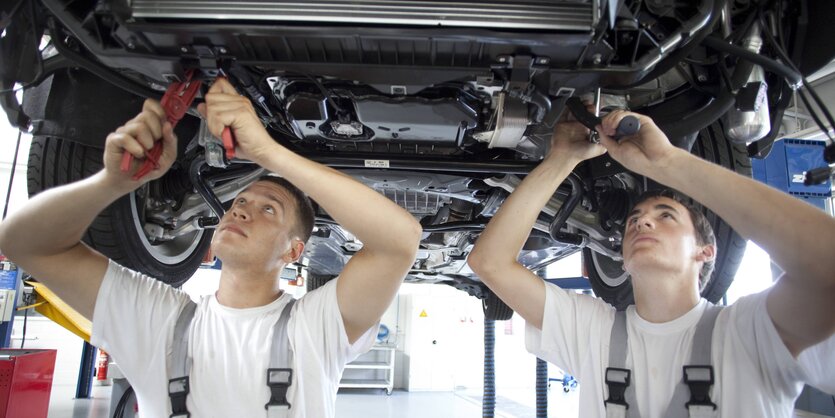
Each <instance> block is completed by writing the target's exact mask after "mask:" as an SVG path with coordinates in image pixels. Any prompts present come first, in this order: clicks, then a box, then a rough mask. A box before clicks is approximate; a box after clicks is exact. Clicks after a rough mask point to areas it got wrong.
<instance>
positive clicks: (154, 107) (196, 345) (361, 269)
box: [0, 79, 421, 418]
mask: <svg viewBox="0 0 835 418" xmlns="http://www.w3.org/2000/svg"><path fill="white" fill-rule="evenodd" d="M198 109H199V110H200V112H201V113H202V114H203V115H204V117H206V118H207V121H208V126H209V129H210V130H211V132H212V133H213V134H215V135H216V136H218V137H220V135H221V131H222V130H223V129H224V127H227V126H228V127H231V129H232V131H233V132H234V134H235V137H236V140H237V148H236V152H237V155H238V156H239V157H240V158H244V159H248V160H251V161H253V162H255V163H257V164H259V165H260V166H262V167H264V168H266V169H267V170H269V171H272V172H274V173H277V174H279V175H280V176H281V177H283V178H284V179H286V181H284V182H282V181H281V180H260V181H256V182H255V183H253V184H251V185H250V186H249V187H248V188H246V189H245V190H244V191H243V192H241V193H240V194H239V195H238V196H237V197H236V198H235V200H234V202H233V204H232V206H231V208H230V209H229V210H228V211H227V212H226V214H225V215H224V216H223V218H222V219H221V222H220V224H219V225H218V227H217V229H216V232H215V234H214V237H213V239H212V249H213V251H214V253H215V254H216V255H217V257H218V258H220V259H221V260H222V261H223V267H222V270H221V279H220V288H219V289H218V291H217V292H216V293H215V294H214V295H212V296H210V297H206V298H204V299H203V300H202V301H201V302H200V303H199V304H198V306H197V308H196V312H195V314H194V317H193V319H192V320H191V322H190V324H191V327H190V331H189V332H188V337H189V340H188V341H189V343H188V359H189V362H190V371H189V375H190V377H189V385H190V392H189V393H188V396H187V398H186V406H187V409H188V412H189V413H190V414H191V416H195V417H231V416H240V417H258V416H267V412H266V410H265V405H266V404H267V403H268V402H269V401H271V399H270V398H271V388H268V387H267V385H266V376H267V375H266V373H267V369H268V367H270V364H269V360H270V349H271V347H272V342H273V329H274V327H275V326H276V322H277V321H276V320H277V318H278V317H279V316H280V315H281V314H282V313H283V310H284V307H285V306H287V304H288V302H289V301H290V299H292V297H291V296H290V295H287V294H284V293H283V292H282V291H281V290H280V289H279V285H278V284H279V273H280V272H281V270H282V268H283V267H284V266H285V265H287V264H289V263H292V262H294V261H296V260H297V259H298V258H299V257H300V256H301V254H302V252H303V251H304V246H305V241H306V240H307V238H308V237H309V236H310V233H311V229H312V225H313V212H312V209H311V206H310V203H309V201H308V200H307V197H305V195H304V193H307V195H309V196H310V197H311V198H313V199H314V200H316V202H317V203H318V204H320V205H321V206H322V207H323V208H324V209H325V210H326V211H327V212H328V213H329V214H330V215H331V216H332V217H333V218H334V220H336V221H337V222H339V223H340V224H341V225H343V226H344V227H345V228H347V229H348V230H350V231H351V233H352V234H354V235H355V236H356V237H357V238H358V239H360V240H361V241H362V243H363V248H362V250H360V251H358V252H357V253H356V254H355V255H354V256H353V257H352V258H351V260H350V261H349V262H348V263H347V265H346V266H345V268H344V269H343V270H342V273H341V274H340V275H339V277H338V278H337V279H335V280H332V281H330V282H329V283H327V284H326V285H324V286H323V287H321V288H319V289H317V290H315V291H312V292H310V293H308V294H307V295H305V296H304V297H302V298H301V299H300V300H299V301H298V303H295V305H293V306H292V308H291V311H290V312H289V315H290V317H289V322H287V323H286V333H287V337H288V340H289V345H290V346H291V348H292V359H293V360H292V369H293V374H292V384H291V386H290V388H289V390H288V391H287V393H286V395H287V403H289V404H290V410H289V414H288V415H289V416H290V417H294V418H298V417H312V418H321V417H333V416H334V415H335V414H334V403H335V400H336V391H337V388H338V382H339V378H340V376H341V374H342V370H343V368H344V366H345V364H346V363H347V362H349V361H351V360H352V359H353V358H355V357H356V356H357V355H359V354H360V353H362V352H364V351H367V350H368V349H369V348H370V347H371V344H373V342H374V340H375V337H376V328H377V326H376V325H377V323H378V321H379V319H380V317H381V316H382V314H383V312H384V311H385V310H386V309H387V307H388V306H389V304H390V303H391V301H392V299H393V298H394V296H395V294H396V293H397V290H398V288H399V287H400V284H401V282H402V280H403V277H404V276H405V274H406V273H407V272H408V270H409V268H410V267H411V265H412V263H413V261H414V257H415V253H416V251H417V246H418V242H419V240H420V236H421V228H420V225H419V224H418V223H417V222H416V221H415V220H414V218H412V216H411V215H410V214H409V213H408V212H406V211H404V210H402V209H401V208H400V207H398V206H397V205H396V204H394V203H393V202H391V201H390V200H388V199H387V198H385V197H384V196H382V195H380V194H379V193H377V192H375V191H373V190H371V189H369V188H367V187H365V186H364V185H362V184H360V183H358V182H356V181H354V180H353V179H352V178H350V177H348V176H346V175H343V174H341V173H339V172H337V171H335V170H332V169H330V168H328V167H325V166H323V165H321V164H317V163H314V162H312V161H309V160H307V159H304V158H302V157H300V156H298V155H296V154H294V153H292V152H290V151H289V150H287V149H286V148H284V147H282V146H281V145H279V144H278V143H276V142H275V141H274V140H273V139H272V138H270V136H269V134H268V133H267V131H266V130H265V129H264V127H263V126H262V124H261V122H260V120H259V119H258V117H257V115H256V113H255V112H254V110H253V108H252V104H251V103H250V101H249V100H248V99H245V98H243V97H241V96H239V95H238V94H237V93H236V92H235V90H234V88H233V87H232V85H231V84H229V83H228V82H227V81H226V80H221V79H219V80H218V81H216V82H215V83H214V85H213V86H212V87H211V89H210V90H209V92H208V94H207V95H206V103H205V104H201V105H200V106H199V107H198ZM157 140H161V141H163V144H164V148H163V149H164V151H163V154H162V157H161V158H160V160H159V168H157V169H155V170H154V171H152V172H151V173H150V174H149V175H147V176H146V177H144V178H142V179H141V180H139V181H135V180H133V179H132V176H133V173H134V172H136V171H137V169H138V168H139V166H140V163H141V162H142V160H141V159H142V158H143V156H144V153H145V150H148V149H151V147H152V145H153V144H154V142H155V141H157ZM176 149H177V148H176V138H175V137H174V134H173V131H172V129H171V125H170V124H169V123H168V122H166V120H165V113H164V111H163V109H162V107H161V106H160V104H159V103H158V102H156V101H154V100H148V101H146V102H145V104H144V107H143V111H142V113H140V114H139V115H138V116H137V117H136V118H134V119H132V120H131V121H128V122H127V123H126V124H125V125H123V126H122V127H120V128H119V129H117V130H116V131H115V132H114V133H112V134H110V135H109V136H108V138H107V142H106V145H105V151H104V163H105V168H104V169H103V170H102V171H100V172H99V173H97V174H95V175H93V176H92V177H89V178H87V179H85V180H81V181H79V182H76V183H73V184H69V185H66V186H62V187H58V188H55V189H52V190H48V191H45V192H43V193H41V194H40V195H38V196H36V197H34V198H33V199H31V200H30V201H29V202H28V203H27V204H26V205H25V206H24V207H23V208H21V209H20V210H19V211H17V212H16V213H15V214H13V215H12V216H10V217H9V218H8V219H7V220H6V221H5V222H3V224H2V225H0V248H2V250H3V252H4V253H5V254H6V255H7V256H8V257H9V258H10V259H11V260H13V261H15V262H16V263H18V264H19V265H20V266H21V267H23V268H24V269H25V270H27V271H28V272H30V273H31V274H32V275H33V276H34V277H36V278H38V279H39V280H41V281H43V282H44V283H45V284H46V285H47V286H49V287H50V289H51V290H53V291H54V292H55V293H56V294H58V295H59V296H60V297H61V298H62V299H64V300H65V301H66V302H67V303H69V304H70V305H71V306H72V307H74V308H75V309H76V310H78V311H79V312H80V313H81V314H83V315H85V316H86V317H88V318H92V320H93V333H92V337H91V340H92V343H93V344H94V345H97V346H99V347H101V348H103V349H105V350H107V351H108V353H110V354H111V355H112V356H113V358H114V359H115V360H116V362H118V364H119V367H120V368H121V369H122V370H123V371H124V373H125V376H126V377H127V378H128V380H129V381H130V382H131V384H132V385H133V387H134V389H135V392H136V395H137V399H138V402H139V409H140V411H142V412H141V413H142V416H149V417H168V416H169V415H170V414H171V412H172V406H171V402H172V400H170V399H169V393H168V391H169V378H170V377H171V376H169V375H168V372H167V371H166V364H167V363H166V362H167V361H170V352H169V351H170V350H171V347H172V339H173V338H174V337H175V332H174V327H175V323H176V322H177V319H178V317H179V315H180V312H181V311H183V310H184V307H185V306H186V305H188V304H189V303H190V302H189V298H188V296H187V295H185V294H184V293H183V292H181V291H179V290H177V289H173V288H171V287H169V286H167V285H164V284H162V283H161V282H158V281H156V280H154V279H152V278H149V277H147V276H144V275H141V274H139V273H137V272H134V271H130V270H128V269H126V268H124V267H121V266H119V265H117V264H115V263H114V262H112V261H110V260H108V259H107V258H106V257H105V256H103V255H102V254H100V253H98V252H96V251H94V250H92V249H90V248H89V247H87V246H86V245H85V244H83V243H81V242H80V240H81V237H82V234H83V233H84V231H85V230H86V229H87V227H88V226H89V225H90V224H91V222H92V221H93V219H94V218H95V217H96V215H97V214H98V213H99V212H100V211H101V210H103V209H104V208H105V207H106V206H107V205H109V204H110V203H112V202H113V201H115V200H116V199H117V198H119V197H120V196H122V195H124V194H126V193H128V192H130V191H132V190H134V189H136V188H138V187H140V186H141V185H142V184H144V183H146V182H148V181H150V180H153V179H156V178H159V177H161V176H162V175H163V174H164V173H165V172H166V171H167V170H168V168H169V167H170V166H171V164H172V163H173V162H174V160H175V157H176ZM125 152H128V153H130V154H132V155H133V156H135V157H136V159H137V160H139V161H138V162H136V161H135V162H134V165H133V167H132V169H131V170H130V172H127V173H123V172H121V171H120V167H119V166H120V161H121V159H122V156H123V154H124V153H125ZM288 182H289V183H288ZM291 183H292V184H291ZM293 185H295V187H294V186H293ZM296 187H298V189H296ZM299 189H300V190H301V191H303V192H304V193H302V192H301V191H299Z"/></svg>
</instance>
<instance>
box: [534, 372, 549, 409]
mask: <svg viewBox="0 0 835 418" xmlns="http://www.w3.org/2000/svg"><path fill="white" fill-rule="evenodd" d="M536 418H548V363H546V362H545V360H542V359H541V358H537V359H536Z"/></svg>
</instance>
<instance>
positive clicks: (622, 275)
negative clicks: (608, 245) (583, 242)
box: [591, 251, 629, 287]
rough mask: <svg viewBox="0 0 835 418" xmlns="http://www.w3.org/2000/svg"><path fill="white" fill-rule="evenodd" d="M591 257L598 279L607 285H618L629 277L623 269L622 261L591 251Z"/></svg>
mask: <svg viewBox="0 0 835 418" xmlns="http://www.w3.org/2000/svg"><path fill="white" fill-rule="evenodd" d="M591 258H592V260H593V261H594V262H593V263H592V264H594V270H595V271H596V272H597V276H598V277H600V280H601V281H602V282H603V284H605V285H606V286H609V287H618V286H620V285H622V284H623V283H625V282H626V279H628V278H629V273H627V272H625V271H623V262H621V261H615V260H612V259H611V258H609V257H606V256H605V255H602V254H598V253H597V252H594V251H592V252H591Z"/></svg>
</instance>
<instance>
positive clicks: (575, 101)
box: [565, 97, 641, 143]
mask: <svg viewBox="0 0 835 418" xmlns="http://www.w3.org/2000/svg"><path fill="white" fill-rule="evenodd" d="M565 105H566V106H567V107H568V110H570V111H571V113H573V114H574V117H575V118H576V119H577V121H578V122H580V123H581V124H583V126H585V127H586V128H589V129H591V131H592V132H593V134H592V136H591V138H592V142H595V143H597V142H599V141H598V140H597V127H598V126H599V125H601V124H602V123H603V121H602V120H601V119H600V118H599V117H598V116H595V115H594V114H593V113H591V112H589V111H588V110H587V109H586V106H585V105H584V104H583V102H582V101H580V99H579V98H578V97H570V98H569V99H568V100H566V102H565ZM640 130H641V121H639V120H638V118H636V117H635V116H632V115H628V116H626V117H624V118H623V119H621V120H620V123H618V129H617V131H616V132H615V140H620V139H621V138H623V137H626V136H630V135H635V134H636V133H638V131H640Z"/></svg>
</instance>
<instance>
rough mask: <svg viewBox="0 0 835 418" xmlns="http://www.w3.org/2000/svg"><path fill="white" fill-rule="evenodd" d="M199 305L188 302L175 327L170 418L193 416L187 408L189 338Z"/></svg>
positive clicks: (170, 373)
mask: <svg viewBox="0 0 835 418" xmlns="http://www.w3.org/2000/svg"><path fill="white" fill-rule="evenodd" d="M196 309H197V304H196V303H194V302H192V301H188V303H187V304H186V305H185V306H183V309H182V310H180V315H179V316H178V317H177V322H176V324H175V325H174V335H173V337H172V340H171V352H170V354H169V355H168V362H167V368H168V379H169V380H168V398H169V399H170V401H171V416H170V418H189V417H190V416H191V414H190V413H189V412H188V408H187V407H186V398H188V393H189V381H188V374H189V370H190V369H191V364H190V361H189V358H188V338H189V333H190V331H191V320H192V319H193V318H194V312H195V310H196Z"/></svg>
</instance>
